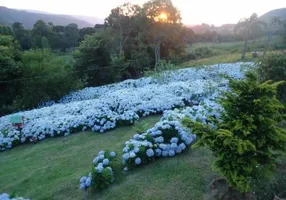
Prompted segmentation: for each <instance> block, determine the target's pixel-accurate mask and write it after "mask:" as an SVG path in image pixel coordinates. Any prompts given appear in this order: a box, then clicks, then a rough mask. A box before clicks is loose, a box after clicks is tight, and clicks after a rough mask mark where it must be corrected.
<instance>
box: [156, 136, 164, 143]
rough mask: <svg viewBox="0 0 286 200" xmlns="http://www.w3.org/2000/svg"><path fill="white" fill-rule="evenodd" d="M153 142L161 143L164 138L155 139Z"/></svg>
mask: <svg viewBox="0 0 286 200" xmlns="http://www.w3.org/2000/svg"><path fill="white" fill-rule="evenodd" d="M155 142H157V143H163V142H164V138H163V137H162V136H160V137H157V138H155Z"/></svg>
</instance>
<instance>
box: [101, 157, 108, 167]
mask: <svg viewBox="0 0 286 200" xmlns="http://www.w3.org/2000/svg"><path fill="white" fill-rule="evenodd" d="M102 164H103V165H105V166H107V165H109V160H108V159H107V158H105V159H104V160H103V161H102Z"/></svg>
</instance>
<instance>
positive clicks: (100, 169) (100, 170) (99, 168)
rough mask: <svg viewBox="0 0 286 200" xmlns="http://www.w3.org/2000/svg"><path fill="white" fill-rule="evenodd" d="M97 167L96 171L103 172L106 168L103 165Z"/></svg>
mask: <svg viewBox="0 0 286 200" xmlns="http://www.w3.org/2000/svg"><path fill="white" fill-rule="evenodd" d="M95 169H96V172H98V173H102V171H103V169H104V168H103V167H102V166H97V167H96V168H95Z"/></svg>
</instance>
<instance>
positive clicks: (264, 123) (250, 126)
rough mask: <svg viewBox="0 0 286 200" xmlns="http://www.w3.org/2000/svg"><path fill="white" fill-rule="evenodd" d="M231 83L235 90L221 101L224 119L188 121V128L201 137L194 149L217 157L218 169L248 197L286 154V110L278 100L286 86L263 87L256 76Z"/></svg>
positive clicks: (215, 166) (223, 96) (215, 164)
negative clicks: (285, 120)
mask: <svg viewBox="0 0 286 200" xmlns="http://www.w3.org/2000/svg"><path fill="white" fill-rule="evenodd" d="M228 79H229V85H230V89H231V90H230V91H227V92H225V93H224V94H223V95H222V97H221V99H220V100H219V102H220V104H221V106H222V108H223V109H222V111H221V117H220V119H215V118H212V119H209V120H208V123H207V124H203V123H201V122H195V121H191V120H190V119H185V120H184V124H185V125H186V126H187V127H189V128H192V130H193V132H194V133H195V134H197V136H199V140H198V142H197V143H196V144H195V145H194V147H202V146H206V147H208V148H209V149H210V150H211V151H212V153H213V155H214V156H215V157H216V159H215V161H214V163H213V164H214V165H213V166H214V169H216V170H218V171H220V172H221V173H222V174H223V175H224V176H225V177H226V178H227V181H228V183H229V184H230V186H232V187H234V188H236V189H238V190H239V191H241V192H243V193H245V192H248V191H250V189H251V185H252V183H253V182H254V180H256V178H257V177H261V175H263V176H264V175H265V176H266V175H270V174H271V173H272V172H273V171H274V169H275V164H276V158H277V156H279V154H280V153H281V152H282V151H284V150H285V144H286V130H285V129H283V128H281V127H280V126H279V123H280V122H281V121H282V120H283V118H284V117H285V116H284V115H283V114H282V111H283V110H284V109H285V108H284V106H283V104H281V103H280V102H279V100H277V98H276V94H277V87H278V86H279V85H281V84H282V83H283V82H276V83H273V82H271V81H267V82H264V83H260V82H259V78H258V76H257V74H255V73H254V72H248V73H247V74H246V79H245V80H234V79H231V78H228Z"/></svg>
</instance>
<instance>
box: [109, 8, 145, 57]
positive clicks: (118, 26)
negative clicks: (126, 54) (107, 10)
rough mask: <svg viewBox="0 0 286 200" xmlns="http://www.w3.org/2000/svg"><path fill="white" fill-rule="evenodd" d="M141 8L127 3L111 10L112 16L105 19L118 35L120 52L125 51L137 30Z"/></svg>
mask: <svg viewBox="0 0 286 200" xmlns="http://www.w3.org/2000/svg"><path fill="white" fill-rule="evenodd" d="M140 11H141V8H140V6H138V5H133V4H131V3H125V4H123V5H121V6H119V7H117V8H114V9H112V10H111V14H110V15H109V16H108V17H107V18H106V19H105V24H106V25H108V26H110V27H111V28H112V29H113V30H114V31H115V32H116V34H117V35H118V37H119V42H118V45H119V47H118V51H119V53H120V52H122V51H123V49H124V46H125V44H126V42H127V40H128V39H129V36H130V34H131V32H132V31H133V30H134V29H135V28H136V26H137V25H136V21H137V17H138V15H139V14H140Z"/></svg>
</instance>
